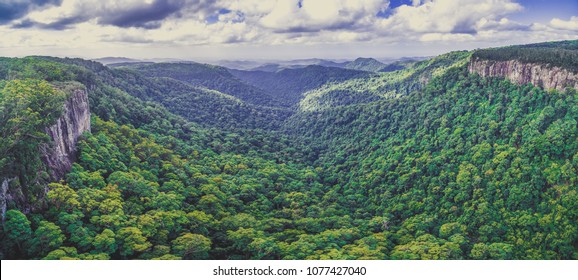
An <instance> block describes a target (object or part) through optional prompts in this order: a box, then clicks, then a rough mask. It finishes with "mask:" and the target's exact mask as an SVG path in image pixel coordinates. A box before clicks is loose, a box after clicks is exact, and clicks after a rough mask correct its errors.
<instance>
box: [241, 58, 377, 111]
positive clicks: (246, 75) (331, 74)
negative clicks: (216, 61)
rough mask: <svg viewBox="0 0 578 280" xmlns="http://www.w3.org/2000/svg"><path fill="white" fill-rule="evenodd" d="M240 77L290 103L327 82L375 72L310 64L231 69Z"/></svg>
mask: <svg viewBox="0 0 578 280" xmlns="http://www.w3.org/2000/svg"><path fill="white" fill-rule="evenodd" d="M231 72H232V73H233V74H234V75H235V76H237V77H239V79H241V80H243V81H245V82H247V83H249V84H251V85H253V86H255V87H258V88H261V89H264V90H266V91H267V92H270V93H271V94H272V95H274V96H277V97H278V98H280V99H283V100H286V102H287V103H288V104H291V105H294V104H297V103H299V101H300V100H301V98H302V97H303V93H304V92H306V91H308V90H312V89H315V88H318V87H320V86H322V85H325V84H332V83H336V82H342V81H346V80H349V79H354V78H362V79H366V78H369V77H371V76H373V74H371V73H368V72H364V71H357V70H349V69H341V68H334V67H323V66H317V65H310V66H307V67H305V68H300V69H284V70H281V71H279V72H275V73H270V72H262V71H238V70H237V71H231Z"/></svg>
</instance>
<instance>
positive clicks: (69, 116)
mask: <svg viewBox="0 0 578 280" xmlns="http://www.w3.org/2000/svg"><path fill="white" fill-rule="evenodd" d="M66 91H67V92H69V93H70V96H69V98H68V99H67V100H66V101H65V103H64V105H63V110H62V112H63V113H62V115H61V116H60V117H59V118H58V119H57V120H56V122H55V123H54V124H53V125H52V126H50V127H47V128H46V129H45V132H46V133H47V134H48V136H49V137H50V140H49V141H48V142H46V143H44V144H41V145H40V146H39V147H38V152H39V155H40V157H41V159H42V162H43V163H44V166H45V167H46V171H48V176H39V177H38V178H37V179H36V180H35V182H34V184H35V185H38V186H40V189H35V190H34V191H32V190H31V188H32V186H28V185H22V184H21V182H20V181H19V180H18V177H17V176H16V177H6V178H0V211H1V214H2V218H4V214H5V213H6V210H7V209H8V208H13V207H16V208H18V209H20V210H21V211H22V212H24V213H28V212H30V211H33V210H34V209H38V208H39V207H42V205H43V203H44V202H43V201H44V197H45V195H46V192H47V191H48V189H47V187H46V186H47V184H48V183H49V182H50V181H59V180H61V179H63V178H64V176H65V174H66V173H67V172H68V171H70V169H71V168H72V164H73V163H74V161H75V160H76V157H77V152H76V150H77V143H78V140H79V137H80V136H81V135H82V134H83V133H84V132H86V131H90V109H89V104H88V93H87V91H86V90H85V89H84V88H80V87H74V89H72V90H66ZM36 173H38V174H42V173H43V170H42V169H40V170H37V171H36ZM35 188H36V187H35Z"/></svg>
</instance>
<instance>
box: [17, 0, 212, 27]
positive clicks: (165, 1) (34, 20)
mask: <svg viewBox="0 0 578 280" xmlns="http://www.w3.org/2000/svg"><path fill="white" fill-rule="evenodd" d="M216 9H217V8H216V7H214V6H213V1H203V0H124V1H116V0H63V1H62V3H61V5H59V6H56V7H52V8H49V9H44V10H39V11H33V12H31V13H29V14H28V15H27V17H26V18H25V19H24V20H21V21H19V22H16V23H15V24H14V26H15V27H21V28H22V27H30V26H34V27H37V28H44V29H56V30H61V29H66V28H69V27H71V26H72V25H74V24H77V23H82V22H86V21H94V22H96V23H97V24H99V25H112V26H117V27H122V28H130V27H137V28H144V29H154V28H159V27H160V26H161V24H162V23H163V21H164V20H166V19H168V18H171V17H189V18H199V17H204V16H205V15H206V14H208V13H212V12H213V11H215V10H216Z"/></svg>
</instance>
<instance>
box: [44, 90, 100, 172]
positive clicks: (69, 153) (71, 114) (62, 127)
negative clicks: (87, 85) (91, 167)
mask: <svg viewBox="0 0 578 280" xmlns="http://www.w3.org/2000/svg"><path fill="white" fill-rule="evenodd" d="M85 131H90V109H89V107H88V94H87V93H86V91H85V90H82V89H75V90H74V91H73V92H72V94H71V96H70V98H69V99H68V100H67V101H66V103H65V104H64V113H63V114H62V116H61V117H60V118H59V119H58V120H57V121H56V124H54V125H53V126H51V127H49V128H47V129H46V133H47V134H48V135H49V136H50V138H51V139H52V141H51V143H49V145H46V146H44V147H42V148H41V150H42V155H43V159H44V162H45V163H46V165H47V166H48V169H49V170H50V172H51V174H50V175H51V176H52V179H54V180H60V179H62V178H63V177H64V175H65V174H66V172H68V171H70V168H72V163H73V162H74V160H75V159H76V143H77V142H78V137H79V136H80V135H82V133H84V132H85Z"/></svg>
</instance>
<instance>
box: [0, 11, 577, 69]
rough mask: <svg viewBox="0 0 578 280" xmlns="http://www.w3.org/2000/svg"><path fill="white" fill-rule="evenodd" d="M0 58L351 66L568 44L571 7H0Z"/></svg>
mask: <svg viewBox="0 0 578 280" xmlns="http://www.w3.org/2000/svg"><path fill="white" fill-rule="evenodd" d="M0 34H2V35H3V36H2V40H0V55H2V56H25V55H33V54H34V55H54V56H73V57H84V58H95V57H103V56H127V57H133V58H180V59H194V60H199V61H210V60H217V59H263V60H267V59H295V58H311V57H319V58H336V59H341V58H355V57H359V56H364V57H368V56H371V57H377V58H386V57H401V56H425V55H436V54H440V53H444V52H447V51H451V50H461V49H473V48H483V47H491V46H502V45H510V44H524V43H534V42H541V41H554V40H568V39H578V1H576V0H459V1H458V0H409V1H408V0H391V1H388V0H267V1H264V0H215V1H203V0H124V1H117V0H29V1H22V0H2V1H0Z"/></svg>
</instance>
